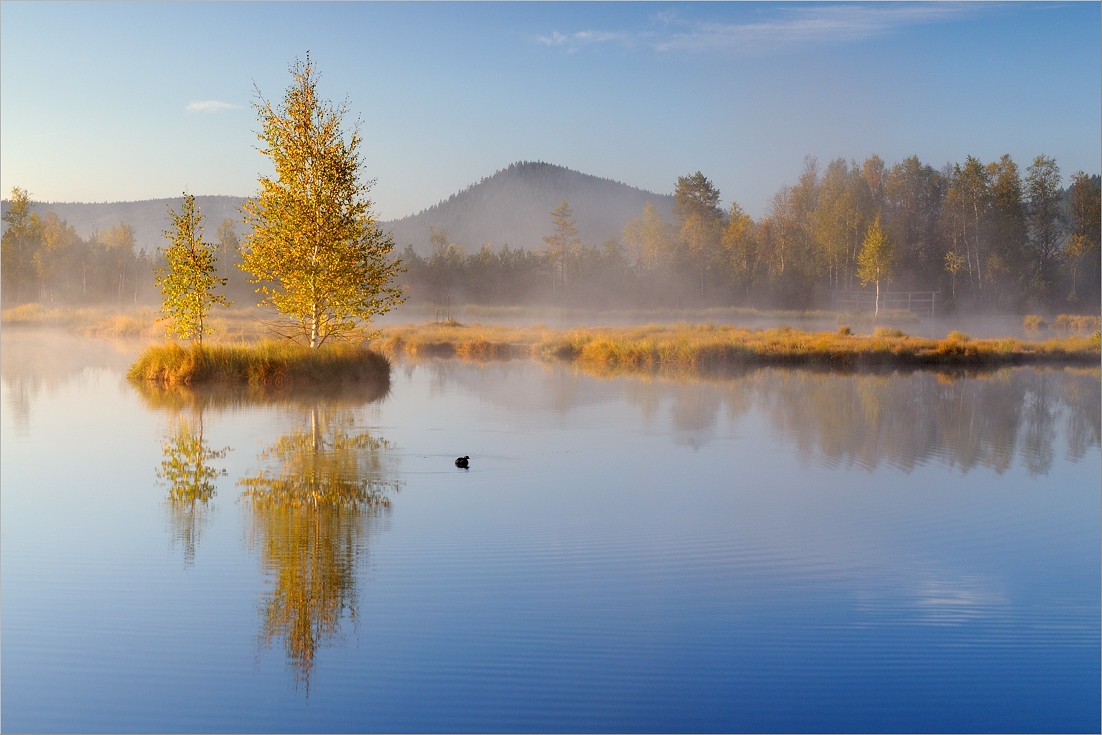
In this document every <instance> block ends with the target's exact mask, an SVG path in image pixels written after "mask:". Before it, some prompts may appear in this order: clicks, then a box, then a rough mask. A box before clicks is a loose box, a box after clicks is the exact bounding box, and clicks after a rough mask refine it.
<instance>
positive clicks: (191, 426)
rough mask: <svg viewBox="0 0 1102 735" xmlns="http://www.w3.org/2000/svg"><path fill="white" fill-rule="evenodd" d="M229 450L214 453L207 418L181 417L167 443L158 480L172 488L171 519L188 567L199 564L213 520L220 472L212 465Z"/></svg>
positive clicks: (158, 471)
mask: <svg viewBox="0 0 1102 735" xmlns="http://www.w3.org/2000/svg"><path fill="white" fill-rule="evenodd" d="M227 451H229V448H228V447H226V448H223V449H211V447H210V445H209V444H208V443H207V442H206V441H205V440H204V438H203V414H202V412H201V411H200V412H198V414H197V416H195V417H194V418H192V419H189V418H187V417H185V416H179V417H177V419H176V426H175V428H174V430H173V431H172V433H171V434H170V435H169V436H168V437H167V438H166V439H165V440H164V442H163V453H164V459H163V460H162V461H161V466H160V468H159V469H158V470H157V477H158V478H159V479H160V480H161V482H163V483H164V484H166V485H168V507H169V519H170V522H171V525H172V529H173V538H174V539H175V540H176V541H178V542H180V543H181V544H182V545H183V547H184V564H185V565H188V566H190V565H191V564H194V563H195V549H196V547H197V546H198V544H199V536H200V534H201V533H202V529H203V526H204V525H205V524H206V523H207V521H208V520H209V511H210V501H211V500H212V499H213V498H214V495H215V486H214V481H215V479H216V478H217V477H218V476H219V475H220V474H225V470H222V471H221V472H219V470H217V469H215V468H214V467H213V466H211V464H210V461H211V460H213V459H221V458H223V457H225V456H226V452H227Z"/></svg>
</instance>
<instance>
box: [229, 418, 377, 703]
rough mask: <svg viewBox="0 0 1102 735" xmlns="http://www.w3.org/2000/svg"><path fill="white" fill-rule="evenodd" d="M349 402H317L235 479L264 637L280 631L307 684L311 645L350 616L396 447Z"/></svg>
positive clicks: (315, 645)
mask: <svg viewBox="0 0 1102 735" xmlns="http://www.w3.org/2000/svg"><path fill="white" fill-rule="evenodd" d="M391 449H392V447H391V445H390V443H389V442H387V441H386V440H385V439H380V438H377V437H374V436H372V435H371V434H370V433H369V432H368V431H366V430H365V429H363V428H361V427H358V426H357V423H356V420H355V414H354V412H353V411H352V410H349V409H340V408H335V407H332V406H328V407H327V406H322V405H316V406H314V407H312V408H310V409H309V410H308V411H307V413H306V416H305V420H304V422H303V425H302V426H301V427H300V428H298V429H296V430H295V431H292V432H290V433H288V434H285V435H284V436H282V437H280V438H279V439H278V440H277V441H276V442H275V443H274V444H272V445H271V446H269V447H268V448H266V449H265V450H264V451H263V452H262V453H261V454H260V460H261V461H262V463H263V464H264V466H263V467H262V468H261V469H260V470H258V471H256V472H255V473H254V474H252V475H247V476H245V477H244V478H242V479H241V480H240V481H239V484H240V485H241V486H242V487H243V488H244V492H243V500H244V502H246V503H247V505H248V509H249V512H250V521H251V523H250V542H251V545H252V547H253V548H254V550H256V552H257V553H258V555H259V556H260V562H261V567H262V569H263V570H264V572H265V574H266V575H267V576H268V578H269V581H270V583H271V585H272V588H271V590H270V591H269V592H268V593H267V594H266V596H265V599H264V601H263V603H262V604H261V609H260V615H261V634H260V638H261V641H262V643H263V644H264V645H265V646H270V645H271V644H272V643H273V641H275V640H277V639H282V640H283V645H284V647H285V649H286V653H287V657H288V660H289V663H290V665H291V667H292V669H293V670H294V672H295V677H296V682H298V683H303V684H305V686H306V689H307V691H309V687H310V676H311V673H312V672H313V669H314V661H315V655H316V652H317V649H318V646H319V645H321V644H322V643H323V642H325V641H327V640H331V639H333V638H334V637H335V636H336V635H337V634H338V632H339V630H340V626H341V621H342V619H344V618H345V617H348V618H349V619H351V620H353V621H354V620H355V618H356V610H357V592H356V570H357V568H358V565H359V563H360V561H361V558H362V557H363V556H364V555H365V554H366V541H367V538H368V535H369V531H370V529H371V527H372V525H373V523H374V522H375V520H376V519H377V518H379V516H380V515H381V514H383V513H385V512H386V511H388V510H389V508H390V498H389V497H388V496H389V494H390V493H391V492H393V491H397V490H398V488H399V483H398V482H397V481H396V480H394V479H392V477H393V475H394V473H393V472H392V468H391V464H392V462H393V457H394V454H393V452H391V451H390V450H391Z"/></svg>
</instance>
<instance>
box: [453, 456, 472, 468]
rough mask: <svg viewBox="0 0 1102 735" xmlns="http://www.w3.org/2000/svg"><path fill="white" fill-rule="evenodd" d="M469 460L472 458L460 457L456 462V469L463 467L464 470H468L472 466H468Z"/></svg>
mask: <svg viewBox="0 0 1102 735" xmlns="http://www.w3.org/2000/svg"><path fill="white" fill-rule="evenodd" d="M469 459H470V457H460V458H459V459H457V460H455V466H456V467H462V468H463V469H467V468H468V467H469V466H470V465H468V464H467V461H468V460H469Z"/></svg>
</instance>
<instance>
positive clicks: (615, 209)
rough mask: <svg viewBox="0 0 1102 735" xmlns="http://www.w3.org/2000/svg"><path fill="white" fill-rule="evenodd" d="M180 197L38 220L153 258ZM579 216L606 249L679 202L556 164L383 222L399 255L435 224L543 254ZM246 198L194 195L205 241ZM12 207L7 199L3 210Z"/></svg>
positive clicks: (465, 239)
mask: <svg viewBox="0 0 1102 735" xmlns="http://www.w3.org/2000/svg"><path fill="white" fill-rule="evenodd" d="M181 201H182V200H181V199H148V200H145V201H140V202H111V203H106V204H76V203H47V202H36V203H35V205H34V211H36V212H38V213H39V214H44V213H46V212H54V213H56V214H57V216H58V217H60V218H61V219H63V220H65V221H67V222H68V223H69V224H70V225H72V226H73V227H74V228H75V229H76V232H77V234H78V235H79V236H80V237H82V238H85V239H87V238H88V237H89V236H90V235H91V234H92V233H93V232H95V231H97V230H99V231H104V230H107V229H109V228H111V227H114V226H115V225H117V224H119V223H120V222H125V223H126V224H128V225H130V226H131V227H133V228H134V241H135V245H136V246H137V247H138V248H139V249H142V248H144V249H145V250H147V251H149V252H152V251H153V250H154V249H155V248H158V247H164V240H163V234H162V233H163V232H164V231H165V230H167V229H169V219H168V207H169V206H170V205H171V206H172V207H173V208H178V207H179V205H180V202H181ZM564 201H565V202H567V203H569V204H570V206H571V208H572V209H573V210H574V221H575V223H576V224H577V227H578V237H580V238H581V239H582V241H583V242H587V243H590V244H593V245H600V244H601V243H603V242H604V241H605V240H606V239H608V238H609V237H612V236H614V235H619V234H620V230H621V229H622V228H623V226H624V225H625V224H627V222H628V221H629V220H631V219H633V218H635V217H638V216H640V214H642V212H643V205H644V204H646V203H647V202H653V203H654V205H655V206H656V207H658V211H659V212H661V213H662V216H663V217H665V218H666V220H667V221H671V220H672V215H671V207H672V206H673V196H671V195H669V194H654V193H651V192H649V191H644V190H642V189H636V188H635V187H633V186H628V185H627V184H621V183H620V182H618V181H612V180H611V179H602V178H599V177H597V176H590V175H588V174H583V173H580V172H578V171H572V170H571V169H568V168H564V167H563V166H555V165H553V164H550V163H529V162H521V163H514V164H513V165H511V166H509V167H508V168H506V169H503V170H501V171H498V172H497V173H495V174H494V175H493V176H490V177H488V178H485V179H483V180H482V181H480V182H478V183H477V184H472V185H471V186H469V187H467V188H466V189H464V190H463V191H461V192H459V193H457V194H453V195H452V196H450V197H449V198H448V199H446V200H444V201H442V202H440V203H439V204H436V205H435V206H432V207H429V208H428V209H426V210H423V211H421V212H419V213H417V214H414V215H410V216H409V217H403V218H402V219H398V220H391V221H389V222H380V224H381V225H382V226H383V228H384V229H386V230H388V231H390V232H391V233H393V235H394V242H395V244H396V245H397V250H399V251H401V250H402V249H403V248H404V247H405V246H406V245H408V244H411V245H413V246H414V248H415V249H416V250H417V251H418V252H419V253H421V254H422V255H424V254H427V253H428V251H429V249H430V248H429V226H430V225H431V226H433V227H435V228H437V229H438V230H439V229H444V230H447V231H448V235H449V242H454V243H456V244H457V245H460V246H461V247H463V248H464V249H465V250H466V251H468V252H473V251H474V250H477V249H478V248H479V247H481V246H482V245H483V244H484V243H487V242H492V243H493V244H494V247H495V248H500V247H501V246H502V245H504V244H506V243H508V244H509V246H510V247H514V248H517V247H522V248H527V249H532V248H538V247H540V246H541V245H542V243H543V236H544V235H546V234H548V233H549V232H550V230H551V216H550V215H549V214H548V212H550V211H551V210H552V209H554V208H555V207H557V206H559V204H561V203H562V202H564ZM242 202H244V198H243V197H230V196H196V197H195V203H196V204H197V205H198V206H199V210H200V211H201V212H202V214H203V217H204V219H205V221H204V223H203V225H204V230H205V232H206V234H207V238H208V239H211V240H213V239H214V233H215V230H217V228H218V225H220V224H221V223H222V221H223V220H225V219H232V220H233V221H234V222H235V223H236V225H237V231H238V232H239V233H242V232H243V231H244V225H243V224H242V222H241V212H240V207H241V204H242ZM7 210H8V202H7V200H6V199H5V200H4V201H3V211H5V212H6V211H7Z"/></svg>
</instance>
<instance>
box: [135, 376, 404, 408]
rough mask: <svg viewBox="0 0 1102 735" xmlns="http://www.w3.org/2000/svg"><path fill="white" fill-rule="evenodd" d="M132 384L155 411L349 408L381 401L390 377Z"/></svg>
mask: <svg viewBox="0 0 1102 735" xmlns="http://www.w3.org/2000/svg"><path fill="white" fill-rule="evenodd" d="M132 384H133V386H134V387H135V388H136V389H137V391H138V394H139V395H141V397H142V399H143V400H144V401H145V403H146V405H148V406H149V407H150V408H153V409H158V410H170V411H180V410H184V409H188V410H191V411H203V410H206V409H224V408H241V407H245V406H258V405H271V404H288V405H293V406H312V405H314V404H316V403H317V402H318V401H319V400H320V401H324V402H325V403H326V404H329V405H333V406H347V407H353V406H362V405H364V404H366V403H373V402H374V401H378V400H380V399H382V398H385V397H386V395H387V394H388V393H389V392H390V373H389V372H387V373H380V374H379V375H377V376H375V379H372V380H362V381H356V382H351V383H344V382H340V381H332V380H330V381H327V382H322V383H314V384H310V383H307V384H299V383H283V384H281V385H249V384H245V385H242V384H230V385H220V384H208V385H162V384H159V383H149V382H145V381H132Z"/></svg>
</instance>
